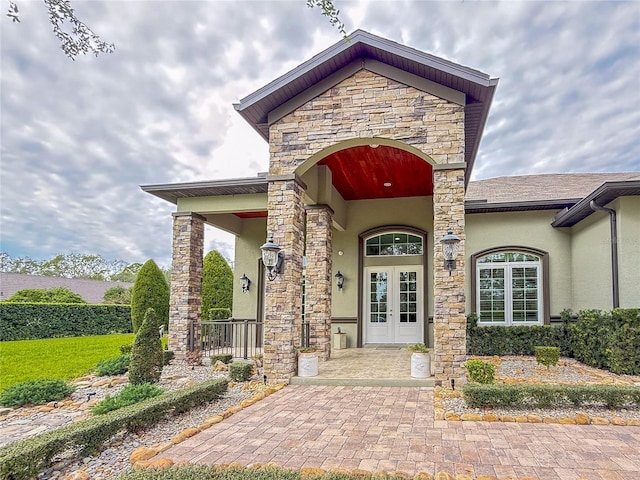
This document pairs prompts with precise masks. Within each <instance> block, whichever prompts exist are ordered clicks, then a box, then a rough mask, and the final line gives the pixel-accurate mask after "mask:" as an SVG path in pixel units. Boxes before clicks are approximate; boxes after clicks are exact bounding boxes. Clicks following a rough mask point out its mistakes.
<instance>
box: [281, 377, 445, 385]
mask: <svg viewBox="0 0 640 480" xmlns="http://www.w3.org/2000/svg"><path fill="white" fill-rule="evenodd" d="M291 385H327V386H348V387H433V386H435V379H434V378H433V377H430V378H326V377H323V376H317V377H293V378H292V379H291Z"/></svg>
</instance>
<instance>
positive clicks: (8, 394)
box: [0, 380, 75, 407]
mask: <svg viewBox="0 0 640 480" xmlns="http://www.w3.org/2000/svg"><path fill="white" fill-rule="evenodd" d="M74 390H75V387H72V386H71V385H67V383H66V382H64V381H62V380H31V381H29V382H24V383H18V384H16V385H11V386H10V387H7V388H5V389H4V390H3V391H2V393H0V405H2V406H5V407H21V406H23V405H27V404H30V403H32V404H34V405H43V404H45V403H47V402H54V401H57V400H62V399H63V398H64V397H67V396H69V395H71V394H72V393H73V392H74Z"/></svg>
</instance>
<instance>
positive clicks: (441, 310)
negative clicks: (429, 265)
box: [433, 165, 467, 381]
mask: <svg viewBox="0 0 640 480" xmlns="http://www.w3.org/2000/svg"><path fill="white" fill-rule="evenodd" d="M442 167H445V166H444V165H443V166H442ZM449 229H451V230H453V233H454V234H456V235H457V236H458V237H460V240H461V241H460V244H459V247H458V256H457V258H456V269H455V270H453V271H452V272H451V275H449V272H448V271H447V270H446V269H445V267H444V255H443V253H442V244H441V243H440V240H441V239H442V237H444V236H445V235H446V233H447V230H449ZM464 239H465V232H464V169H462V168H455V169H451V170H444V169H434V172H433V242H434V260H433V261H434V265H433V270H434V275H433V276H434V285H433V288H434V300H435V305H434V318H433V323H434V325H433V327H434V335H433V336H434V342H433V343H434V367H435V376H436V379H438V380H446V381H449V380H450V379H452V378H454V379H460V378H463V377H464V376H465V375H464V369H463V367H462V363H463V362H464V361H465V359H466V324H467V321H466V316H465V298H464V284H465V257H464V243H465V242H464Z"/></svg>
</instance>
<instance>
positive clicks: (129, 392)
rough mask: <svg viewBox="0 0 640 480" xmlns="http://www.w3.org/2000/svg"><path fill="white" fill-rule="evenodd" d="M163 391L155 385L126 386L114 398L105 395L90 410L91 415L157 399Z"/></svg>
mask: <svg viewBox="0 0 640 480" xmlns="http://www.w3.org/2000/svg"><path fill="white" fill-rule="evenodd" d="M162 392H163V390H162V389H161V388H160V387H158V385H156V384H155V383H143V384H141V385H127V386H126V387H124V388H123V389H122V390H121V391H120V393H118V394H117V395H115V396H113V397H112V396H110V395H107V396H106V397H105V398H104V400H102V401H101V402H100V403H98V404H97V405H94V406H93V407H91V408H90V410H91V413H95V414H96V415H103V414H105V413H107V412H111V411H112V410H117V409H119V408H122V407H128V406H129V405H133V404H134V403H138V402H141V401H143V400H146V399H147V398H153V397H157V396H158V395H161V394H162Z"/></svg>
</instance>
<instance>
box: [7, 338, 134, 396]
mask: <svg viewBox="0 0 640 480" xmlns="http://www.w3.org/2000/svg"><path fill="white" fill-rule="evenodd" d="M133 339H134V335H133V334H132V333H130V334H118V335H99V336H93V337H72V338H48V339H44V340H19V341H16V342H0V391H2V390H3V389H5V388H6V387H8V386H10V385H14V384H16V383H21V382H26V381H29V380H38V379H41V378H51V379H60V380H72V379H74V378H77V377H81V376H82V375H85V374H86V373H88V372H89V371H91V370H92V369H93V368H94V367H95V366H96V364H97V363H98V362H99V361H100V360H106V359H109V358H113V357H117V356H118V355H119V354H120V345H124V344H127V343H132V342H133Z"/></svg>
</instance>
